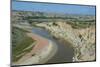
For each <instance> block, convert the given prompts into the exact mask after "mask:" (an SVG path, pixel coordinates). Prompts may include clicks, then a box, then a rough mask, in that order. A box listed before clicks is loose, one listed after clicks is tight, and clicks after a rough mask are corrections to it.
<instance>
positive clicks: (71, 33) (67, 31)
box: [37, 22, 95, 61]
mask: <svg viewBox="0 0 100 67" xmlns="http://www.w3.org/2000/svg"><path fill="white" fill-rule="evenodd" d="M37 26H40V27H44V28H45V29H47V30H48V31H50V32H51V34H52V35H53V36H54V37H55V38H58V39H60V38H63V39H65V40H66V41H69V42H70V43H72V46H73V48H74V51H75V52H74V54H75V55H74V57H73V61H92V60H95V25H94V26H90V27H87V28H80V29H74V28H72V27H71V25H69V24H67V23H66V22H56V23H54V22H50V23H40V24H37Z"/></svg>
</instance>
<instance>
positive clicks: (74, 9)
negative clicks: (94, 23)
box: [12, 1, 95, 15]
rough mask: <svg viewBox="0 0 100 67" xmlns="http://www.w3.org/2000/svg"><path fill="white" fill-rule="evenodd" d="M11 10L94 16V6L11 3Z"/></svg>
mask: <svg viewBox="0 0 100 67" xmlns="http://www.w3.org/2000/svg"><path fill="white" fill-rule="evenodd" d="M12 10H21V11H41V12H53V13H66V14H83V15H84V14H85V15H95V6H82V5H72V4H53V3H36V2H20V1H12Z"/></svg>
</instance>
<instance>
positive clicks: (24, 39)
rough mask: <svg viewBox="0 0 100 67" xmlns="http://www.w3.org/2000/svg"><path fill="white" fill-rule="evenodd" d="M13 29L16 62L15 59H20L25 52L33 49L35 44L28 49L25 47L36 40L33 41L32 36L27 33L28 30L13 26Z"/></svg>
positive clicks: (13, 58)
mask: <svg viewBox="0 0 100 67" xmlns="http://www.w3.org/2000/svg"><path fill="white" fill-rule="evenodd" d="M12 31H13V33H12V36H13V38H12V61H13V62H15V61H18V60H19V59H20V58H21V57H22V56H23V55H24V54H25V53H27V52H30V51H31V50H32V48H33V46H32V47H30V48H28V49H26V50H24V49H25V48H27V47H29V46H30V45H32V43H33V42H35V41H33V39H32V38H30V37H28V36H27V35H26V34H25V33H26V31H24V30H21V29H18V28H13V30H12ZM22 53H24V54H22ZM21 54H22V55H21ZM18 55H20V56H18ZM17 56H18V57H17Z"/></svg>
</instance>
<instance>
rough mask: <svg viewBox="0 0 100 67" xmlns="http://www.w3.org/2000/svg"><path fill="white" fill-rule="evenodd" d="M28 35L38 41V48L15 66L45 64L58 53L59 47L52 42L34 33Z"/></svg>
mask: <svg viewBox="0 0 100 67" xmlns="http://www.w3.org/2000/svg"><path fill="white" fill-rule="evenodd" d="M27 35H28V36H29V37H31V38H32V39H35V40H36V41H37V43H36V46H35V47H34V48H33V49H32V51H31V52H29V53H28V54H26V55H24V56H23V57H22V58H21V59H20V60H19V61H18V62H16V63H13V65H29V64H43V63H46V62H47V61H48V60H49V59H50V58H52V57H53V56H54V54H55V53H56V51H57V45H56V44H54V43H53V42H52V41H51V40H47V39H46V38H43V37H41V36H39V35H37V34H34V33H27Z"/></svg>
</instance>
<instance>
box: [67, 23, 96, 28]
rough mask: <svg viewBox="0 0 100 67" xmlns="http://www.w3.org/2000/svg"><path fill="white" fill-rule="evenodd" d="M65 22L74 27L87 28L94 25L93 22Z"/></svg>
mask: <svg viewBox="0 0 100 67" xmlns="http://www.w3.org/2000/svg"><path fill="white" fill-rule="evenodd" d="M67 23H68V24H70V25H71V26H72V28H74V29H78V28H87V27H90V26H92V25H95V22H67Z"/></svg>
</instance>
